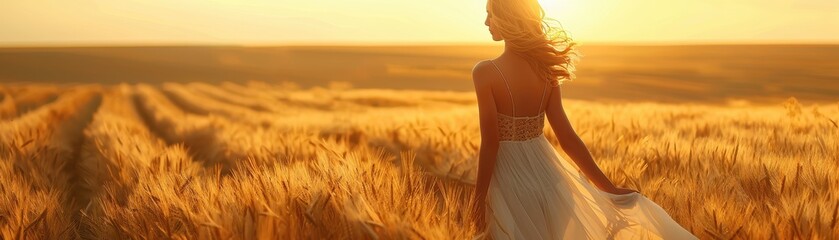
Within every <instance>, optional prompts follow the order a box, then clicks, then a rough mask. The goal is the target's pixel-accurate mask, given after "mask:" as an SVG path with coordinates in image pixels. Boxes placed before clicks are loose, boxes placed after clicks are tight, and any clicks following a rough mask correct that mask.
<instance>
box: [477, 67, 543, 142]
mask: <svg viewBox="0 0 839 240" xmlns="http://www.w3.org/2000/svg"><path fill="white" fill-rule="evenodd" d="M489 62H491V63H492V65H493V66H495V69H496V70H498V73H499V74H501V79H503V80H504V85H507V93H509V94H510V101H511V102H510V106H511V108H512V110H513V115H512V116H511V115H507V114H503V113H500V112H499V113H498V136H499V140H500V141H524V140H529V139H533V138H535V137H538V136H539V135H541V134H542V133H543V132H544V130H543V129H544V127H545V111H544V110H542V111H541V112H539V114H537V115H536V116H525V117H516V116H515V114H516V103H515V102H513V92H512V91H510V84H509V83H508V82H507V78H506V77H504V72H501V68H499V67H498V65H496V64H495V62H493V61H492V60H489ZM547 84H548V82H547V81H546V82H545V88H544V89H542V99H540V100H539V109H542V103H543V102H544V101H545V93H546V92H547V90H548V85H547Z"/></svg>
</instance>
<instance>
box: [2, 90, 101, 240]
mask: <svg viewBox="0 0 839 240" xmlns="http://www.w3.org/2000/svg"><path fill="white" fill-rule="evenodd" d="M99 100H100V97H99V94H98V91H97V90H96V89H86V88H79V89H71V90H69V91H68V92H67V93H65V94H62V95H61V96H60V97H59V98H58V99H57V100H56V101H54V102H52V103H50V104H47V105H44V106H42V107H40V108H38V109H37V110H35V111H32V112H30V113H27V114H26V115H23V116H21V117H19V118H16V119H14V120H12V121H7V122H2V123H0V154H2V155H0V156H2V159H0V161H3V163H2V164H0V165H2V167H0V171H2V174H0V178H2V180H0V181H2V182H3V183H4V184H2V186H3V187H0V195H2V196H3V197H2V198H1V199H0V201H2V204H0V213H3V214H2V215H3V216H2V219H5V220H4V221H2V223H3V224H2V225H0V234H2V235H0V236H2V237H3V238H4V239H16V238H18V237H20V238H26V239H66V238H73V237H75V236H76V235H77V232H76V227H75V223H74V219H75V217H74V215H75V213H76V209H78V206H77V205H76V204H75V202H74V199H72V193H71V191H72V189H73V184H72V181H71V180H73V179H74V177H75V173H74V172H73V171H72V168H73V166H74V165H75V162H74V161H75V156H76V154H77V148H78V146H79V145H80V144H81V140H82V131H81V130H82V129H84V127H85V125H87V123H88V122H89V121H90V118H91V116H92V114H93V111H95V109H96V107H97V106H98V105H99Z"/></svg>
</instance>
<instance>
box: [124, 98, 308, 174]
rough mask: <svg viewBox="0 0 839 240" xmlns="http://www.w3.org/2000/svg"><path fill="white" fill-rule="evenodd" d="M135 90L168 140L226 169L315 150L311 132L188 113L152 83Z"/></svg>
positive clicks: (280, 160)
mask: <svg viewBox="0 0 839 240" xmlns="http://www.w3.org/2000/svg"><path fill="white" fill-rule="evenodd" d="M137 90H138V94H137V96H138V104H139V105H140V106H139V109H140V110H141V112H143V113H144V114H143V115H148V117H147V118H148V119H149V122H150V124H151V125H152V126H155V128H156V129H158V130H159V131H160V132H161V136H163V137H164V138H165V139H166V140H167V141H168V142H170V143H184V144H185V145H186V146H188V147H189V149H190V151H191V152H193V153H195V158H196V159H199V160H205V161H208V162H212V163H222V164H223V166H224V168H225V169H226V170H229V169H231V168H234V167H237V166H238V165H239V164H240V162H241V161H242V160H244V159H246V158H248V159H252V160H253V161H254V162H255V163H257V164H259V165H262V166H266V165H273V164H284V163H288V162H291V161H295V160H297V159H306V158H309V157H311V156H314V155H315V153H316V151H315V150H314V149H312V148H311V147H308V146H309V145H310V144H311V143H310V142H311V141H312V140H313V139H315V137H316V135H314V134H311V133H306V132H301V131H300V130H296V129H282V128H275V129H270V128H263V127H261V126H254V125H251V124H246V123H242V122H232V121H229V120H228V119H224V118H220V117H217V116H215V115H210V116H208V117H205V116H199V115H195V114H190V113H186V112H183V111H181V110H180V109H178V108H177V106H175V104H174V103H172V102H171V101H169V100H168V99H167V98H166V96H164V95H163V94H162V93H160V91H158V90H157V89H155V88H153V87H150V86H142V85H141V86H139V87H138V89H137ZM185 119H186V120H185Z"/></svg>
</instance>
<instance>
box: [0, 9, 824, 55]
mask: <svg viewBox="0 0 839 240" xmlns="http://www.w3.org/2000/svg"><path fill="white" fill-rule="evenodd" d="M538 1H539V2H540V3H541V5H542V6H543V8H544V9H545V12H546V14H547V16H548V17H550V18H553V19H556V20H558V21H559V22H560V23H561V25H562V27H563V28H564V29H566V30H567V32H568V33H569V34H570V35H571V37H572V38H574V39H576V40H579V41H582V42H617V43H620V42H651V43H672V42H686V41H687V42H719V41H729V42H802V41H803V42H836V41H839V21H836V20H835V19H836V17H835V13H836V12H837V11H839V1H830V0H810V1H796V0H775V1H768V2H767V1H760V0H741V1H710V2H709V1H659V0H636V1H622V0H538ZM0 2H2V4H0V5H2V6H3V7H2V8H0V16H2V17H0V19H2V20H0V45H14V44H35V45H37V44H59V45H62V44H71V45H72V44H81V43H85V44H113V43H129V44H148V43H170V44H171V43H184V44H201V43H207V44H244V45H249V44H285V43H300V44H312V43H330V44H339V45H343V44H353V43H356V44H359V43H361V44H378V43H401V44H405V43H452V42H470V43H471V42H489V41H488V40H487V38H488V37H487V33H486V29H485V27H484V26H483V22H484V18H485V17H486V12H485V10H486V9H485V8H486V0H470V1H451V0H426V1H392V0H358V1H342V0H323V1H294V0H251V1H247V2H246V3H245V2H242V1H232V0H216V1H202V0H183V1H174V2H173V1H167V0H144V1H137V0H125V1H107V0H85V1H61V0H44V1H3V0H0Z"/></svg>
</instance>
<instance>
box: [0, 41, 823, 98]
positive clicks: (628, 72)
mask: <svg viewBox="0 0 839 240" xmlns="http://www.w3.org/2000/svg"><path fill="white" fill-rule="evenodd" d="M501 50H502V49H501V48H500V47H498V46H393V47H320V46H319V47H235V46H197V47H84V48H6V49H0V81H2V82H7V83H8V82H28V83H105V84H111V83H119V82H129V83H137V82H149V83H157V82H163V81H174V82H190V81H203V82H210V83H217V82H222V81H232V82H244V81H249V80H258V81H265V82H282V81H291V82H294V83H297V84H298V85H300V86H302V87H311V86H323V85H327V84H329V83H330V82H333V81H338V82H348V83H350V84H351V85H352V86H354V87H363V88H391V89H428V90H454V91H471V90H472V85H471V84H472V83H471V81H470V70H471V68H472V66H474V64H475V63H476V62H477V61H479V60H482V59H488V58H492V57H494V56H496V55H497V54H499V53H500V52H501ZM581 52H582V53H583V55H584V56H583V58H582V60H581V62H580V64H579V66H578V67H579V68H578V72H577V74H578V77H579V78H578V79H577V81H575V82H572V83H569V84H568V85H567V86H565V87H564V88H563V89H564V94H565V96H567V97H570V98H578V99H587V100H601V101H609V100H618V101H619V100H646V101H662V102H680V101H695V102H709V103H728V102H738V101H739V100H748V101H749V102H767V103H778V102H780V101H782V100H784V99H786V98H788V97H790V96H795V97H797V98H798V99H799V100H801V101H802V102H805V103H807V102H835V101H839V45H697V46H601V45H591V46H588V45H586V46H582V47H581Z"/></svg>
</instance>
